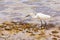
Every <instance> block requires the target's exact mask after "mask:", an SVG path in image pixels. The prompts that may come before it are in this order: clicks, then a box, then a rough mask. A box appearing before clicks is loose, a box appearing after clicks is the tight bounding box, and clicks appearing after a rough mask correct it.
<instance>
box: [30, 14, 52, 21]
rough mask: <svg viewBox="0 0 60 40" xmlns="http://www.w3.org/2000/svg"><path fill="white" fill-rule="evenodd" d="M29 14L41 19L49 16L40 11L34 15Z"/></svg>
mask: <svg viewBox="0 0 60 40" xmlns="http://www.w3.org/2000/svg"><path fill="white" fill-rule="evenodd" d="M31 15H32V18H39V19H41V20H46V19H50V18H51V16H50V15H45V14H42V13H37V14H36V15H34V14H33V13H31Z"/></svg>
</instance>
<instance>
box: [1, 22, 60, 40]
mask: <svg viewBox="0 0 60 40" xmlns="http://www.w3.org/2000/svg"><path fill="white" fill-rule="evenodd" d="M50 26H51V25H50ZM49 28H50V27H49ZM49 28H48V30H49V31H47V29H46V28H44V27H43V26H42V28H41V27H38V28H37V24H32V23H31V24H30V23H23V22H8V21H6V22H4V23H2V24H0V35H2V36H4V35H6V34H8V35H15V34H18V33H24V34H25V35H26V36H27V37H32V36H33V37H34V40H35V39H36V40H47V38H48V37H51V36H54V37H57V38H60V36H59V35H60V32H59V31H58V30H59V29H56V28H55V27H54V28H52V29H51V28H50V29H49ZM55 29H56V30H55ZM50 30H51V31H50ZM4 32H7V33H4ZM46 32H47V33H46ZM51 33H52V34H51ZM58 33H59V34H58ZM56 34H58V35H56ZM21 37H22V36H21ZM54 37H52V39H53V40H57V39H56V38H54ZM48 39H49V38H48Z"/></svg>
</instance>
